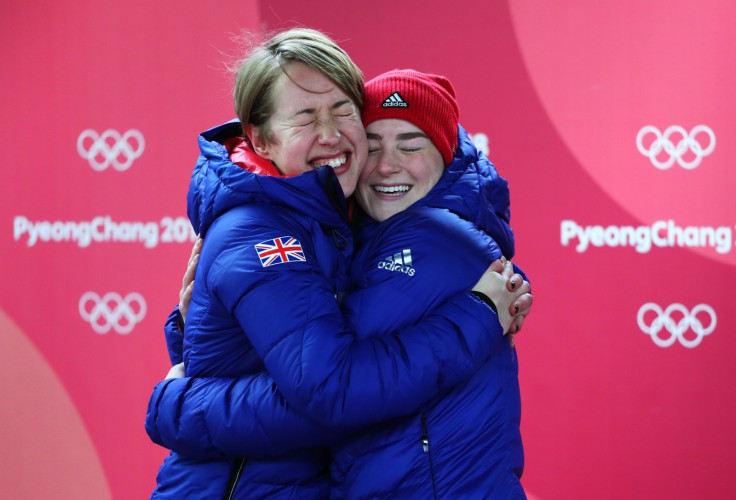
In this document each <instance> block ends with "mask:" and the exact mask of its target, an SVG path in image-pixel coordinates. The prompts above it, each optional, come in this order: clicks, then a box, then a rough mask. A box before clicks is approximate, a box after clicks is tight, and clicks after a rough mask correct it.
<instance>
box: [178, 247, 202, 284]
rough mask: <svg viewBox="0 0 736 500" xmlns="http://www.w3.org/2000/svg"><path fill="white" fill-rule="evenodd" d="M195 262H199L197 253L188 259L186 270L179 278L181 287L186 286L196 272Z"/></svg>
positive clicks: (192, 279)
mask: <svg viewBox="0 0 736 500" xmlns="http://www.w3.org/2000/svg"><path fill="white" fill-rule="evenodd" d="M197 262H199V254H197V255H194V256H193V257H192V258H191V259H189V264H187V270H186V271H185V272H184V277H183V278H182V279H181V287H182V288H186V287H187V286H188V285H189V283H191V282H192V281H194V275H195V273H196V272H197Z"/></svg>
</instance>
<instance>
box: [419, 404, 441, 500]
mask: <svg viewBox="0 0 736 500" xmlns="http://www.w3.org/2000/svg"><path fill="white" fill-rule="evenodd" d="M422 450H423V451H424V453H426V454H427V459H428V460H429V474H430V477H431V479H432V491H433V492H434V500H437V498H438V497H437V482H436V481H435V477H434V467H433V465H432V453H430V450H429V436H428V434H427V417H425V416H424V415H422Z"/></svg>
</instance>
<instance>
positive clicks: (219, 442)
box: [147, 218, 502, 456]
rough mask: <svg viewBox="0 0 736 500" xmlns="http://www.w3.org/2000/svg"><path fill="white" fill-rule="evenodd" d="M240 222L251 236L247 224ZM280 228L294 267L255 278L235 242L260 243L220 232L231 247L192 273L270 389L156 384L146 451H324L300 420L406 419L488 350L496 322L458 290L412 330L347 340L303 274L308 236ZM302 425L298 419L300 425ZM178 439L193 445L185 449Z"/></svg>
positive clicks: (315, 274)
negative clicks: (154, 447)
mask: <svg viewBox="0 0 736 500" xmlns="http://www.w3.org/2000/svg"><path fill="white" fill-rule="evenodd" d="M241 219H242V218H241ZM242 224H243V225H244V226H245V227H247V228H248V231H258V228H257V227H256V224H255V221H253V220H250V221H248V220H242ZM284 228H285V229H284V231H285V232H284V233H283V234H289V235H290V236H294V237H296V238H297V239H299V240H300V241H302V243H303V246H304V252H305V256H306V259H305V261H304V262H302V263H295V264H291V263H287V264H280V265H277V266H272V267H271V268H269V269H268V272H265V271H263V270H262V269H263V268H262V266H261V264H260V262H258V261H256V262H255V263H254V262H253V259H254V258H256V256H255V254H254V253H253V246H252V244H250V245H247V244H244V243H243V240H253V238H255V240H254V241H256V242H257V241H261V240H262V239H265V237H264V236H263V235H259V234H256V235H255V236H253V237H244V236H242V235H243V234H244V231H239V232H236V231H232V230H228V231H223V233H224V234H227V235H234V234H236V233H237V234H238V236H237V238H238V241H229V242H228V241H225V242H223V244H222V245H221V246H218V247H217V248H214V251H213V252H212V254H213V255H215V256H216V257H215V258H214V259H213V261H212V262H208V259H207V258H206V257H205V255H204V250H203V256H202V258H201V259H200V264H199V265H200V266H203V265H207V266H210V267H209V270H208V272H207V277H206V279H207V281H208V286H210V287H212V290H213V294H214V297H216V299H217V300H218V301H220V302H221V303H222V306H223V307H224V308H225V309H227V310H228V311H231V313H232V315H233V316H234V317H235V318H237V320H238V323H239V324H240V326H241V328H242V331H243V332H246V335H247V337H248V340H249V341H250V343H251V344H252V345H253V347H254V348H255V350H256V351H257V353H258V354H259V356H260V357H261V359H262V360H263V362H264V364H265V367H266V369H267V370H268V372H269V374H270V376H271V377H272V378H273V383H272V384H269V383H268V382H265V381H264V380H262V379H258V380H248V379H247V378H244V379H237V380H229V379H208V380H193V379H189V380H186V381H180V380H174V381H165V382H163V383H162V384H159V386H157V388H156V392H155V393H154V395H153V396H152V398H151V406H150V407H149V412H148V417H147V429H148V431H149V434H151V437H152V438H153V439H154V441H156V442H159V443H161V444H164V445H165V446H169V447H175V446H179V445H177V444H176V440H177V439H180V441H179V442H180V444H181V446H190V449H195V450H196V449H198V448H206V447H210V449H212V450H219V451H220V452H222V453H225V454H229V455H237V456H243V455H253V453H251V452H253V451H258V450H259V449H260V450H263V448H264V447H261V446H260V443H264V444H266V443H267V444H268V446H272V447H273V448H272V449H283V448H281V447H282V446H292V447H301V446H307V445H310V444H313V441H315V442H316V440H318V439H319V440H323V439H324V441H322V443H329V442H330V439H333V438H334V436H330V435H325V433H324V432H320V428H319V427H317V426H314V424H312V423H310V422H319V423H320V424H322V426H324V427H325V428H328V429H353V428H359V427H362V426H366V425H371V424H375V423H377V422H381V421H383V420H386V419H389V418H393V417H397V416H402V415H406V414H408V413H411V412H413V411H415V410H416V409H417V408H419V407H420V406H421V405H422V404H424V403H426V402H428V401H430V400H431V399H433V398H435V397H436V396H437V395H438V394H442V393H443V392H445V391H447V390H449V389H451V388H453V387H455V386H456V385H457V384H458V383H461V382H464V381H465V380H467V379H468V378H469V377H470V376H471V375H472V374H473V373H474V372H475V371H476V370H477V368H478V367H479V366H480V365H481V364H482V363H483V362H485V361H486V360H487V359H488V358H489V357H490V356H491V354H492V352H493V350H494V348H495V347H497V345H498V340H499V339H500V338H501V337H502V332H501V326H500V325H499V323H498V320H497V317H496V315H495V313H493V311H492V310H491V309H490V308H489V307H488V306H486V305H485V304H483V303H482V302H481V301H480V300H479V299H478V298H476V297H475V296H474V295H472V294H470V293H468V292H458V293H456V294H454V295H453V296H452V297H451V298H450V299H449V300H447V301H445V302H441V303H440V305H439V306H438V307H437V308H436V309H434V310H433V311H432V312H431V313H428V314H426V315H424V316H423V317H422V319H421V321H419V322H418V323H416V324H413V325H411V326H401V327H398V326H397V327H396V328H389V329H387V330H386V331H385V332H384V334H383V335H381V336H371V337H360V336H358V335H356V334H355V332H354V331H353V330H352V329H351V328H350V327H349V325H348V324H347V323H346V320H345V318H344V316H343V314H342V311H341V310H340V308H339V307H338V304H337V302H336V300H335V296H334V290H333V289H332V285H331V283H329V281H328V280H327V279H326V278H325V276H324V274H323V273H320V272H319V269H317V268H315V267H314V266H313V265H310V262H312V261H314V260H316V259H317V258H318V256H316V255H315V252H314V249H313V248H310V243H309V241H310V238H311V235H312V234H314V233H313V232H312V233H306V232H304V230H303V229H302V230H301V232H300V229H299V228H298V227H287V226H284ZM211 236H212V234H210V235H209V236H208V237H211ZM233 238H235V236H233ZM211 244H212V240H210V245H211ZM206 245H207V244H206ZM210 249H211V250H212V247H210ZM205 250H206V248H205ZM484 265H487V264H485V263H484ZM428 274H429V273H428ZM225 275H227V279H224V276H225ZM264 275H267V276H264ZM477 277H478V276H476V277H475V280H477ZM198 279H199V278H198ZM475 280H473V281H471V282H470V283H471V284H472V283H474V282H475ZM468 288H469V287H466V288H464V290H467V289H468ZM358 302H359V301H358ZM383 308H384V310H376V311H374V314H375V315H376V316H377V317H378V316H380V315H383V314H389V313H390V314H391V315H392V316H396V315H401V311H396V310H393V309H392V304H391V303H390V301H386V302H384V304H383ZM366 314H368V313H366ZM188 328H189V326H188ZM273 384H275V387H276V388H277V389H278V391H274V390H273ZM274 397H277V398H279V399H276V400H274V399H273V398H274ZM282 397H283V400H285V401H287V402H288V405H285V404H284V403H283V402H282V400H281V399H280V398H282ZM300 415H303V416H304V418H305V419H306V420H305V421H304V422H302V423H299V421H298V418H301V417H299V416H300ZM169 423H171V426H170V427H166V426H167V425H169ZM233 423H235V424H237V425H240V424H239V423H243V425H244V427H242V428H241V429H242V432H241V434H239V436H241V437H239V438H238V440H236V439H234V438H232V439H230V438H229V436H231V435H232V434H229V433H228V432H227V429H232V428H233V426H234V424H233ZM251 425H252V426H254V427H249V426H251ZM300 425H301V427H299V426H300ZM258 426H261V427H260V428H259V427H258ZM287 427H288V429H287V430H286V432H284V433H283V434H280V432H281V431H280V430H279V429H285V428H287ZM299 429H301V430H299ZM292 431H293V433H292V434H291V435H290V434H289V432H292ZM187 436H189V437H187ZM282 438H283V441H279V440H280V439H282ZM187 439H192V440H193V441H192V442H191V443H189V444H185V443H184V441H186V440H187ZM198 439H199V441H197V440H198ZM228 439H230V441H228ZM259 440H261V441H259ZM172 443H173V444H172ZM274 443H275V444H274ZM238 446H240V447H238ZM249 447H250V448H249ZM179 450H183V448H179Z"/></svg>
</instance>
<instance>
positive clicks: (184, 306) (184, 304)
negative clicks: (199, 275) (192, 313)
mask: <svg viewBox="0 0 736 500" xmlns="http://www.w3.org/2000/svg"><path fill="white" fill-rule="evenodd" d="M192 290H194V281H192V282H191V283H189V284H188V285H187V286H186V288H182V290H181V292H180V293H179V314H181V319H182V321H186V319H187V311H188V310H189V303H190V302H191V301H192Z"/></svg>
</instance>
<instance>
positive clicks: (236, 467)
mask: <svg viewBox="0 0 736 500" xmlns="http://www.w3.org/2000/svg"><path fill="white" fill-rule="evenodd" d="M245 462H246V459H245V458H241V459H240V460H238V461H237V462H234V463H233V470H232V471H230V477H229V478H228V480H227V485H226V486H225V494H224V495H222V500H232V498H233V496H234V495H235V488H237V487H238V481H240V476H241V475H242V474H243V469H244V468H245Z"/></svg>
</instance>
